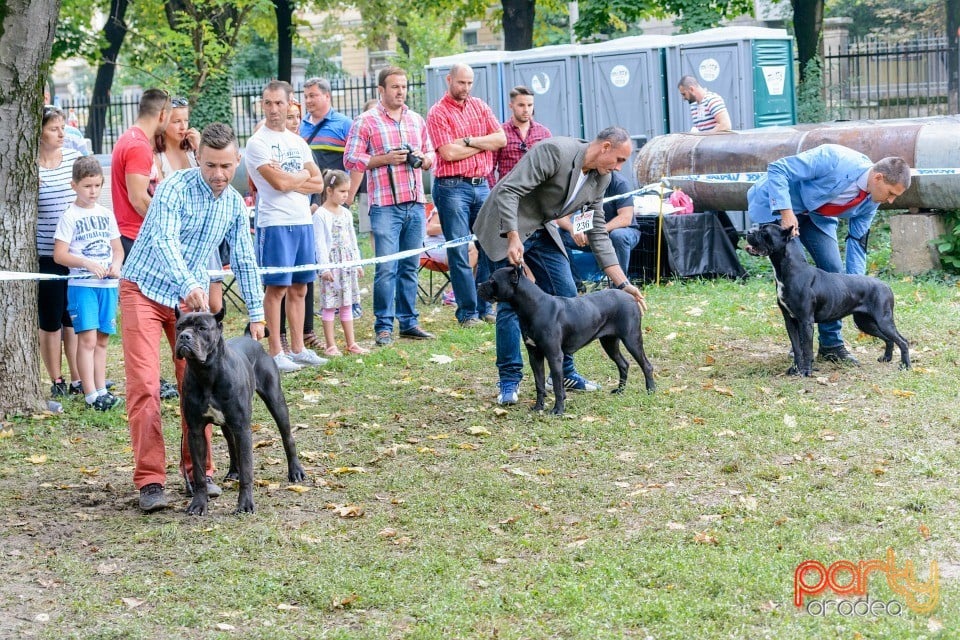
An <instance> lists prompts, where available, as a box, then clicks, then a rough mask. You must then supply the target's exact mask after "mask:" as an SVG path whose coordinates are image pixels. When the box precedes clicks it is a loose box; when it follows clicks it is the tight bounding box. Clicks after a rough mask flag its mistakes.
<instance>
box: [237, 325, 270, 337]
mask: <svg viewBox="0 0 960 640" xmlns="http://www.w3.org/2000/svg"><path fill="white" fill-rule="evenodd" d="M243 335H245V336H247V337H248V338H252V337H253V335H252V334H251V333H250V323H249V322H248V323H247V326H245V327H244V328H243ZM263 337H264V338H269V337H270V329H267V328H266V327H264V328H263Z"/></svg>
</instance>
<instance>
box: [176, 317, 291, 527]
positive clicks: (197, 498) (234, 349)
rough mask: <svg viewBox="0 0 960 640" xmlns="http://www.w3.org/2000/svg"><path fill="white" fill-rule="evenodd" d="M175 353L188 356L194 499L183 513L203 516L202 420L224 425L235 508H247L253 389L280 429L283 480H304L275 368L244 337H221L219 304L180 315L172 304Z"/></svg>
mask: <svg viewBox="0 0 960 640" xmlns="http://www.w3.org/2000/svg"><path fill="white" fill-rule="evenodd" d="M176 316H177V342H176V347H175V350H176V355H177V357H178V358H184V359H186V361H187V367H186V370H185V372H184V374H183V387H182V394H181V401H180V408H181V410H182V411H183V418H184V420H185V421H186V423H187V443H188V445H189V448H190V458H191V461H192V462H193V478H192V479H191V484H192V490H193V500H192V501H191V502H190V505H189V506H188V507H187V513H189V514H191V515H198V516H202V515H204V514H205V513H206V512H207V498H208V497H207V483H206V478H205V477H204V469H205V466H206V459H207V441H206V439H205V438H204V430H205V429H206V426H207V424H210V423H212V424H216V425H219V426H220V427H221V429H222V430H223V437H224V438H225V439H226V441H227V448H228V449H229V451H230V470H229V471H228V472H227V476H226V477H227V479H232V480H239V482H240V495H239V496H238V498H237V513H244V512H250V513H252V512H253V510H254V506H253V434H252V432H251V428H250V421H251V417H252V414H253V394H254V392H256V393H257V395H259V396H260V398H261V399H262V400H263V402H264V403H265V404H266V405H267V409H268V410H269V411H270V415H271V416H273V419H274V421H275V422H276V423H277V428H278V429H279V430H280V438H281V439H282V440H283V450H284V452H285V453H286V456H287V479H288V480H290V482H302V481H303V480H305V479H306V477H307V476H306V474H305V473H304V471H303V467H302V466H301V465H300V460H299V458H298V457H297V447H296V444H294V441H293V435H291V433H290V416H289V413H288V411H287V401H286V399H285V398H284V397H283V390H282V389H281V388H280V371H279V370H278V369H277V364H276V363H275V362H274V361H273V358H271V357H270V356H269V355H267V352H266V351H264V350H263V346H261V344H260V343H259V342H257V341H256V340H254V339H253V338H250V337H249V336H243V337H238V338H231V339H230V340H228V341H226V342H224V340H223V316H224V309H221V310H220V311H219V312H218V313H217V314H216V315H214V314H212V313H206V312H194V313H184V314H181V313H180V310H179V309H176Z"/></svg>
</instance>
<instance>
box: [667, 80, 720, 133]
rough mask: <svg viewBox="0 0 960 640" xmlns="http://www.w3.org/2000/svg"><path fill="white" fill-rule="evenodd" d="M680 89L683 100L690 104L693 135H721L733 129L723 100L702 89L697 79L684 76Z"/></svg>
mask: <svg viewBox="0 0 960 640" xmlns="http://www.w3.org/2000/svg"><path fill="white" fill-rule="evenodd" d="M678 88H679V89H680V95H681V96H683V99H684V100H686V101H687V102H689V103H690V118H691V119H692V120H693V129H691V131H692V132H693V133H721V132H723V131H730V129H732V128H733V126H732V125H731V124H730V113H729V112H727V105H726V104H725V103H724V102H723V98H721V97H720V96H719V95H717V94H716V93H714V92H712V91H708V90H707V89H704V88H703V87H701V86H700V83H699V82H697V79H696V78H694V77H693V76H683V77H682V78H680V84H679V85H678Z"/></svg>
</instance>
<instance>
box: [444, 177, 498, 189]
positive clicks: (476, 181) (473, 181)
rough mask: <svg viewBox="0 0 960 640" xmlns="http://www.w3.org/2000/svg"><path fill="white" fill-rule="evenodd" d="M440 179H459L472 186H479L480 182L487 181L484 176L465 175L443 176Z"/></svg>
mask: <svg viewBox="0 0 960 640" xmlns="http://www.w3.org/2000/svg"><path fill="white" fill-rule="evenodd" d="M441 179H442V180H459V181H461V182H469V183H470V184H471V185H473V186H474V187H479V186H480V185H482V184H485V183H486V182H487V179H486V178H469V177H467V176H444V177H443V178H441Z"/></svg>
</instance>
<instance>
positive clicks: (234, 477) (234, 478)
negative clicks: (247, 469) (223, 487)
mask: <svg viewBox="0 0 960 640" xmlns="http://www.w3.org/2000/svg"><path fill="white" fill-rule="evenodd" d="M223 481H224V482H240V472H238V471H235V470H234V469H230V470H229V471H227V475H225V476H223Z"/></svg>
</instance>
